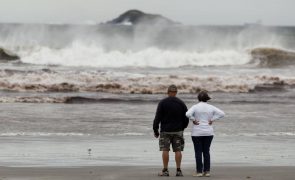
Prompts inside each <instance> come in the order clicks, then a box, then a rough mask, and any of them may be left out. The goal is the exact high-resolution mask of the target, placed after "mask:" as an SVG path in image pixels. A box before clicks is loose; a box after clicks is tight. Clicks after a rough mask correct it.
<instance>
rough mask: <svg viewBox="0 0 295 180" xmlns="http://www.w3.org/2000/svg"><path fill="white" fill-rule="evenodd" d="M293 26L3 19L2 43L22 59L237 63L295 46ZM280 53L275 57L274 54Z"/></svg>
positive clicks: (77, 63) (75, 63) (145, 63)
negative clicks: (263, 50)
mask: <svg viewBox="0 0 295 180" xmlns="http://www.w3.org/2000/svg"><path fill="white" fill-rule="evenodd" d="M293 31H295V30H294V29H292V28H289V29H288V28H283V27H282V28H280V27H263V26H262V27H244V26H195V27H190V26H169V27H155V28H148V27H140V26H139V27H138V26H123V25H122V26H118V25H97V26H95V25H92V26H74V25H25V24H13V25H11V24H0V48H2V49H4V50H9V51H11V52H13V53H14V54H16V55H17V56H18V57H19V58H20V62H22V63H29V64H38V65H60V66H76V67H80V66H87V67H100V68H104V67H113V68H120V67H156V68H175V67H182V66H225V65H230V66H235V65H245V64H248V63H250V62H251V60H253V58H252V56H251V53H249V52H248V50H250V51H251V50H252V49H254V48H256V47H276V48H277V47H279V48H282V49H286V48H287V49H295V44H294V40H292V39H290V38H289V36H286V33H288V32H289V33H292V32H293ZM282 32H284V33H282ZM274 59H275V58H274Z"/></svg>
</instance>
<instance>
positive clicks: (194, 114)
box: [186, 102, 225, 136]
mask: <svg viewBox="0 0 295 180" xmlns="http://www.w3.org/2000/svg"><path fill="white" fill-rule="evenodd" d="M224 115H225V113H224V112H223V111H222V110H220V109H218V108H217V107H215V106H213V105H210V104H208V103H206V102H199V103H198V104H196V105H194V106H192V107H191V108H190V109H189V110H188V111H187V112H186V116H187V117H188V118H189V119H190V120H191V121H198V122H199V125H195V124H194V125H193V127H192V136H213V135H214V130H213V126H212V125H210V124H209V121H210V120H211V121H216V120H219V119H221V118H223V117H224Z"/></svg>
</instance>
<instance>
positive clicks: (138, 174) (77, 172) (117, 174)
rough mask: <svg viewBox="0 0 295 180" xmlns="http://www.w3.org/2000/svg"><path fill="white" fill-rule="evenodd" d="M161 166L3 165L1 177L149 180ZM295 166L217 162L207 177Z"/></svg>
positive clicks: (263, 173)
mask: <svg viewBox="0 0 295 180" xmlns="http://www.w3.org/2000/svg"><path fill="white" fill-rule="evenodd" d="M169 170H170V177H169V179H176V178H179V177H175V172H174V171H175V169H174V168H170V169H169ZM159 171H161V166H157V167H151V166H124V167H122V166H107V167H105V166H91V167H62V168H60V167H50V168H48V167H46V168H45V167H0V180H6V179H14V180H17V179H30V180H34V179H39V180H43V179H44V180H45V179H55V180H68V179H69V180H70V179H71V180H78V179H85V180H86V179H107V180H110V179H121V180H125V179H126V180H133V179H134V180H135V179H136V180H137V179H143V180H149V179H160V178H162V177H158V176H157V173H158V172H159ZM182 171H183V174H184V177H182V179H195V178H197V177H193V176H192V173H193V172H194V167H192V166H191V167H183V168H182ZM294 171H295V166H240V165H239V166H221V165H219V166H214V167H212V170H211V177H210V178H206V179H219V180H231V179H232V180H234V179H267V180H277V179H281V180H291V179H294Z"/></svg>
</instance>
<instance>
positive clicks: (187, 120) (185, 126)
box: [183, 104, 189, 129]
mask: <svg viewBox="0 0 295 180" xmlns="http://www.w3.org/2000/svg"><path fill="white" fill-rule="evenodd" d="M183 105H184V127H183V129H185V128H187V126H188V123H189V118H188V117H186V112H187V107H186V105H185V104H183Z"/></svg>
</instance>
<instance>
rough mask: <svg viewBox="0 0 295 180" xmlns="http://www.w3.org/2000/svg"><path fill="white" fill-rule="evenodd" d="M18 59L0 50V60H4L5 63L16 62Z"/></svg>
mask: <svg viewBox="0 0 295 180" xmlns="http://www.w3.org/2000/svg"><path fill="white" fill-rule="evenodd" d="M17 59H19V57H18V56H17V55H15V54H13V53H11V52H9V51H7V50H5V49H3V48H0V60H5V61H9V60H17Z"/></svg>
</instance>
